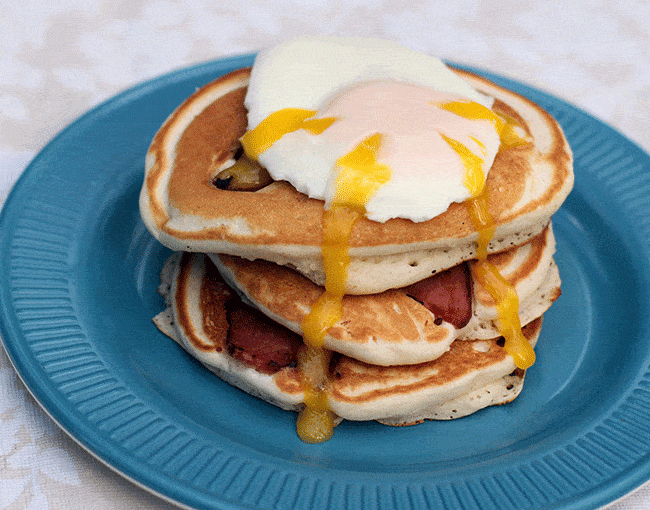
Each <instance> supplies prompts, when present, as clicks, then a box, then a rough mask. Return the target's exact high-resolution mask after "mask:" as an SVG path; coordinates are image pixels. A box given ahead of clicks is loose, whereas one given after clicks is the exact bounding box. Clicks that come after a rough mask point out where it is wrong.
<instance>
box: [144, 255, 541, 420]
mask: <svg viewBox="0 0 650 510" xmlns="http://www.w3.org/2000/svg"><path fill="white" fill-rule="evenodd" d="M160 291H161V293H162V294H163V295H164V297H165V300H166V302H167V303H168V308H167V309H166V310H165V311H163V312H161V313H160V314H159V315H158V316H156V318H155V323H156V324H157V326H158V327H159V329H160V330H161V331H162V332H163V333H165V334H166V335H168V336H170V337H171V338H173V339H174V340H176V341H177V342H178V343H179V344H180V345H181V346H182V347H183V348H184V349H185V350H186V351H187V352H188V353H189V354H191V355H192V356H194V357H195V358H197V359H198V360H199V361H200V362H201V363H203V364H204V365H205V366H206V367H207V368H209V369H210V370H211V371H213V372H214V373H216V374H217V375H219V377H221V378H222V379H224V380H225V381H226V382H228V383H230V384H232V385H234V386H237V387H239V388H241V389H242V390H244V391H246V392H248V393H250V394H251V395H254V396H256V397H258V398H262V399H264V400H266V401H268V402H270V403H272V404H274V405H276V406H279V407H281V408H283V409H289V410H299V409H300V407H301V406H302V403H303V401H304V390H303V382H302V377H301V374H300V371H299V369H298V368H297V367H296V366H293V365H291V364H288V365H287V366H284V367H278V369H277V370H275V371H274V372H273V373H264V372H262V371H260V370H258V369H256V368H254V367H252V366H251V365H249V364H247V363H244V362H242V361H240V360H238V359H235V357H233V356H232V355H231V354H230V353H231V349H230V348H229V345H228V335H229V328H233V327H234V325H233V324H232V318H231V319H230V322H229V320H223V319H224V317H225V314H226V308H227V305H226V304H225V302H226V301H227V300H228V299H233V296H234V294H235V293H234V292H233V291H228V290H227V286H226V285H225V283H224V282H223V280H221V279H220V277H219V273H218V272H217V271H216V268H214V266H212V265H211V263H210V261H209V259H208V258H207V257H206V256H204V255H202V254H190V253H185V254H181V253H176V254H174V255H172V257H170V259H169V260H168V261H167V262H166V264H165V267H164V269H163V272H162V275H161V286H160ZM228 294H229V295H228ZM235 299H236V298H235ZM540 330H541V318H540V319H536V320H535V321H533V322H531V323H530V324H528V325H527V326H526V327H525V328H524V334H525V336H526V337H527V338H528V340H529V341H530V342H531V343H532V344H534V343H535V342H536V340H537V338H538V336H539V333H540ZM523 377H524V371H522V370H519V369H516V367H515V364H514V361H513V360H512V358H511V357H510V356H509V355H508V354H507V353H506V352H505V350H504V349H503V348H502V347H501V346H500V341H499V339H498V338H495V339H490V340H466V341H460V340H459V341H455V342H453V343H452V344H451V346H450V348H449V350H448V351H447V352H445V353H444V354H443V355H441V356H439V357H438V358H437V359H435V360H433V361H429V362H425V363H419V364H413V365H395V366H389V367H386V366H378V365H372V364H368V363H364V362H362V361H359V360H356V359H353V358H351V357H349V356H345V355H340V356H339V355H337V356H335V357H334V358H333V361H332V363H331V365H330V370H329V375H328V380H327V382H326V384H325V391H326V394H327V396H328V400H329V405H330V409H331V410H332V411H333V412H334V413H335V414H336V415H337V416H338V417H339V418H340V419H348V420H379V421H381V422H383V423H387V424H390V425H408V424H413V423H418V422H420V421H422V420H424V419H453V418H458V417H461V416H465V415H467V414H471V413H472V412H475V411H477V410H479V409H481V408H483V407H486V406H488V405H496V404H501V403H506V402H509V401H511V400H512V399H514V398H515V397H516V396H517V395H518V394H519V391H521V387H522V384H523Z"/></svg>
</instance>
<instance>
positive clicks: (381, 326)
mask: <svg viewBox="0 0 650 510" xmlns="http://www.w3.org/2000/svg"><path fill="white" fill-rule="evenodd" d="M554 251H555V240H554V237H553V230H552V228H551V227H550V226H549V227H547V228H546V229H545V230H544V231H543V232H542V233H541V234H539V235H538V236H536V237H535V238H533V239H532V240H531V241H529V242H528V243H526V244H524V245H522V246H520V247H515V248H512V249H510V250H507V251H506V252H503V253H500V254H494V255H490V256H489V257H488V260H489V261H490V262H491V263H493V264H494V265H495V266H496V267H497V268H498V269H499V270H500V271H501V272H502V274H503V275H504V277H505V278H506V279H507V280H508V281H509V282H510V283H511V284H512V285H514V287H515V289H516V290H517V293H518V295H519V299H520V302H521V306H520V308H519V316H520V320H521V323H522V325H525V324H528V323H529V322H532V321H533V320H534V319H536V318H538V317H540V316H541V315H542V314H543V313H544V312H545V311H546V310H547V309H548V308H549V307H550V306H551V304H552V303H553V302H554V301H555V300H556V299H557V297H558V296H559V294H560V280H559V274H558V271H557V267H556V266H555V263H554V262H553V258H552V256H553V253H554ZM210 258H211V259H212V261H213V262H214V263H215V265H216V266H217V267H218V269H219V272H220V273H221V275H222V276H223V278H224V279H225V280H226V281H227V282H228V284H229V285H230V286H231V287H232V288H233V289H235V290H236V291H237V292H238V293H239V294H240V295H241V296H242V297H243V299H244V300H246V301H247V302H250V303H252V304H253V305H254V306H255V308H257V309H259V310H261V311H262V312H263V313H264V314H265V315H267V316H268V317H270V318H271V319H273V320H274V321H275V322H278V323H280V324H282V325H283V326H285V327H287V328H288V329H290V330H291V331H294V332H296V333H298V334H300V335H302V334H303V332H302V330H301V323H302V321H303V319H304V318H305V316H306V315H307V314H308V313H309V310H310V307H311V304H312V303H313V302H314V301H315V300H316V299H317V298H318V296H320V294H321V293H322V291H323V289H322V288H321V287H319V286H317V285H315V284H314V283H313V282H311V281H310V280H308V279H307V278H305V277H304V276H302V275H300V274H299V273H297V272H296V271H293V270H291V269H289V268H287V267H284V266H279V265H277V264H273V263H269V262H266V261H261V260H256V261H248V260H246V259H242V258H240V257H233V256H228V255H210ZM472 311H473V313H472V316H471V319H470V321H469V323H467V325H465V326H463V327H462V328H459V329H457V328H456V327H455V326H454V325H453V324H451V323H449V322H447V321H445V320H443V319H442V318H441V317H440V318H438V317H436V316H435V315H434V314H433V313H432V312H431V311H430V310H429V309H427V308H426V307H425V306H424V305H423V304H422V303H420V302H418V301H416V299H414V298H412V297H410V295H409V289H408V288H402V289H391V290H388V291H384V292H382V293H379V294H372V295H348V296H345V297H344V298H343V317H342V318H341V319H340V320H339V321H338V322H337V323H336V324H335V325H334V326H333V327H332V328H331V329H330V330H329V331H328V333H327V335H326V337H325V344H324V347H325V348H327V349H330V350H333V351H336V352H339V353H342V354H345V355H347V356H350V357H352V358H355V359H358V360H361V361H365V362H367V363H370V364H375V365H402V364H415V363H421V362H425V361H430V360H433V359H436V358H437V357H439V356H441V355H442V354H444V353H445V352H446V351H447V350H448V349H449V346H450V345H451V343H452V342H453V341H454V340H455V339H457V338H463V339H491V338H496V337H498V336H500V333H499V330H498V328H497V325H496V319H497V311H496V305H495V303H494V300H493V299H492V298H491V296H490V295H489V294H488V293H487V291H486V290H485V289H484V288H483V287H482V286H481V285H480V284H479V283H478V282H476V281H473V284H472ZM437 319H438V320H437Z"/></svg>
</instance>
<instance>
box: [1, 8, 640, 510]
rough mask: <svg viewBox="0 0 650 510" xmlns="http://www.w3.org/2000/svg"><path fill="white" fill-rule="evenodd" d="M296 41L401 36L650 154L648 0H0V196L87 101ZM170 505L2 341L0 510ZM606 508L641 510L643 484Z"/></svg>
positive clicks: (2, 197)
mask: <svg viewBox="0 0 650 510" xmlns="http://www.w3.org/2000/svg"><path fill="white" fill-rule="evenodd" d="M302 34H335V35H363V36H377V37H384V38H390V39H396V40H399V41H401V42H403V43H405V44H407V45H409V46H411V47H413V48H415V49H417V50H421V51H425V52H429V53H432V54H436V55H439V56H441V57H445V58H448V59H451V60H454V61H457V62H462V63H467V64H471V65H474V66H477V67H482V68H485V69H488V70H491V71H494V72H496V73H499V74H503V75H506V76H510V77H513V78H515V79H518V80H520V81H523V82H526V83H528V84H530V85H533V86H536V87H539V88H542V89H544V90H546V91H549V92H551V93H553V94H555V95H557V96H559V97H561V98H563V99H565V100H568V101H570V102H572V103H574V104H576V105H578V106H580V107H582V108H583V109H585V110H587V111H588V112H590V113H592V114H594V115H595V116H597V117H598V118H600V119H601V120H604V121H606V122H607V123H609V124H611V125H613V126H614V127H616V128H617V129H619V130H620V131H622V132H623V133H624V134H625V135H626V136H628V137H629V138H631V139H632V140H634V141H636V142H637V143H638V144H640V145H641V146H642V147H644V148H645V150H646V151H650V58H648V55H650V2H646V1H645V0H637V1H630V0H627V1H625V0H619V1H609V0H607V1H588V0H585V1H582V2H578V1H570V0H567V1H525V0H500V1H498V2H495V1H488V0H458V1H456V2H433V1H429V2H426V1H415V0H402V1H399V2H388V1H380V0H375V1H369V2H363V1H360V0H332V1H329V2H328V1H324V0H320V1H317V0H314V1H309V0H294V1H290V0H273V1H271V2H269V1H266V0H221V1H219V2H208V1H207V0H185V1H181V0H176V1H174V0H162V1H157V0H140V1H131V2H123V1H118V0H114V1H111V0H105V1H101V0H66V1H61V2H53V1H50V0H31V1H28V2H3V5H2V6H1V7H0V204H2V202H3V201H4V199H5V198H6V196H7V194H8V192H9V189H10V187H11V185H12V183H13V182H14V181H15V179H16V178H17V177H18V176H19V174H20V172H21V171H22V169H23V168H24V167H25V165H26V164H27V163H28V161H29V160H30V159H31V157H33V156H34V155H35V154H36V153H37V152H38V150H39V149H40V148H42V147H43V146H44V144H45V143H46V142H47V141H48V140H49V139H50V138H51V137H53V136H54V135H55V134H56V133H57V132H58V131H59V130H60V129H62V128H63V127H64V126H65V125H66V124H68V123H69V122H71V121H72V120H74V119H75V118H76V117H77V116H79V115H80V114H81V113H83V112H84V111H86V110H87V109H89V108H90V107H91V106H93V105H95V104H97V103H99V102H101V101H103V100H104V99H107V98H109V97H110V96H112V95H113V94H115V93H116V92H118V91H120V90H123V89H125V88H127V87H129V86H131V85H134V84H136V83H138V82H140V81H142V80H145V79H147V78H150V77H153V76H156V75H159V74H162V73H165V72H167V71H171V70H174V69H177V68H180V67H183V66H186V65H190V64H193V63H196V62H201V61H205V60H210V59H215V58H219V57H223V56H227V55H233V54H238V53H248V52H251V51H255V50H257V49H259V48H261V47H264V46H267V45H271V44H274V43H277V42H279V41H281V40H283V39H286V38H289V37H293V36H297V35H302ZM172 507H173V505H171V504H169V503H167V502H164V501H162V500H160V499H158V498H157V497H155V496H152V495H150V494H148V493H147V492H146V491H144V490H142V489H140V488H137V487H135V486H134V485H132V484H131V483H130V482H128V481H126V480H124V479H122V478H121V477H120V476H119V475H117V474H114V473H113V472H112V471H111V470H110V469H108V468H106V467H105V466H103V465H102V464H101V463H100V462H98V461H96V460H95V459H94V458H93V457H92V456H91V455H89V454H88V453H87V452H85V451H84V450H83V449H82V448H80V447H79V446H78V445H77V444H76V443H75V442H74V441H72V440H71V439H69V438H68V437H67V436H66V435H65V434H64V433H63V432H62V431H60V430H59V429H58V428H57V426H56V425H55V424H54V423H53V422H52V421H51V420H50V419H49V417H48V416H47V415H46V414H45V413H44V412H43V411H42V410H41V409H40V408H39V406H38V404H36V403H35V401H34V400H33V399H32V398H31V396H30V395H29V393H28V392H27V391H26V389H25V388H24V386H23V385H22V383H21V382H20V380H19V379H18V377H17V375H16V374H15V372H14V371H13V369H12V367H11V365H10V363H9V360H8V359H7V356H6V354H5V353H4V351H2V350H0V509H2V510H9V509H11V510H14V509H23V508H28V509H39V510H40V509H52V510H56V509H65V510H72V509H77V508H79V509H81V508H83V509H86V508H92V509H97V510H103V509H111V510H116V509H122V508H123V509H133V508H139V509H155V508H160V509H162V508H172ZM611 508H612V509H616V510H622V509H626V510H629V509H641V508H643V509H648V508H650V484H646V485H644V486H643V487H642V488H640V489H639V490H638V491H636V492H634V493H632V494H630V495H628V496H627V497H625V498H624V499H623V500H621V501H618V502H615V503H614V504H613V505H612V506H611Z"/></svg>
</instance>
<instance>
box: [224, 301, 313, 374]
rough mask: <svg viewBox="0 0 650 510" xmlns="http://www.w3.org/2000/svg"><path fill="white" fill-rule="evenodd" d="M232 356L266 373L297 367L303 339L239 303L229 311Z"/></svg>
mask: <svg viewBox="0 0 650 510" xmlns="http://www.w3.org/2000/svg"><path fill="white" fill-rule="evenodd" d="M228 321H229V322H230V329H229V331H228V339H227V346H228V353H229V354H230V355H231V356H232V357H233V358H235V359H238V360H239V361H241V362H243V363H245V364H247V365H249V366H251V367H253V368H255V369H256V370H257V371H258V372H262V373H264V374H273V373H275V372H277V371H278V370H280V369H281V368H284V367H287V366H295V365H296V356H297V353H298V348H299V347H300V346H301V345H302V338H301V337H300V335H297V334H296V333H294V332H293V331H290V330H288V329H287V328H285V327H284V326H281V325H279V324H277V323H275V322H273V321H272V320H271V319H269V318H268V317H266V316H265V315H264V314H262V313H260V312H258V311H257V310H255V309H253V308H251V307H249V306H246V305H244V304H243V303H241V302H237V304H236V305H235V306H234V307H229V309H228Z"/></svg>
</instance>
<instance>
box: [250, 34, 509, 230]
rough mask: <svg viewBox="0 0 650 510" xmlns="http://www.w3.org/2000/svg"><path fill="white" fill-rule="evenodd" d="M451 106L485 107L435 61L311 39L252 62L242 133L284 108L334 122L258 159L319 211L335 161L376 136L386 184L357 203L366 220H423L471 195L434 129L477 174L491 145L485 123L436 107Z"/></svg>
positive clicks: (490, 155) (358, 43) (366, 42)
mask: <svg viewBox="0 0 650 510" xmlns="http://www.w3.org/2000/svg"><path fill="white" fill-rule="evenodd" d="M382 87H383V88H384V89H385V90H386V91H388V90H390V94H383V93H382ZM395 87H398V88H399V90H396V89H395ZM389 96H390V97H389ZM452 100H471V101H475V102H478V103H480V104H483V105H484V106H487V107H491V105H492V99H491V98H489V97H487V96H484V95H483V94H480V93H479V92H477V91H476V90H474V89H473V88H472V87H471V86H470V85H469V84H468V83H467V82H465V81H464V80H462V79H461V78H460V77H459V76H458V75H456V74H455V73H453V72H452V71H451V70H450V69H449V68H447V67H446V66H445V65H444V64H443V63H442V62H441V61H440V60H438V59H436V58H433V57H430V56H428V55H424V54H421V53H418V52H416V51H413V50H410V49H408V48H405V47H403V46H401V45H399V44H397V43H394V42H391V41H384V40H379V39H364V38H330V37H312V38H299V39H294V40H291V41H288V42H286V43H283V44H280V45H279V46H276V47H274V48H271V49H270V50H267V51H265V52H262V53H261V54H260V55H259V56H258V58H257V59H256V61H255V65H254V67H253V70H252V74H251V81H250V84H249V88H248V92H247V95H246V107H247V108H248V121H249V129H252V128H254V127H255V126H257V124H259V122H261V121H262V120H263V119H264V118H266V117H267V116H268V115H270V114H271V113H273V112H275V111H278V110H280V109H283V108H305V109H310V110H316V111H317V112H318V113H317V115H316V116H317V117H329V116H334V117H336V118H337V121H336V122H334V123H333V124H332V125H331V126H330V127H329V128H327V129H326V130H325V131H324V132H323V133H321V134H320V135H314V134H311V133H309V132H307V131H305V130H302V129H300V130H298V131H294V132H291V133H287V134H285V135H284V136H282V138H280V140H278V141H277V142H275V143H274V144H273V145H272V146H271V147H270V148H269V149H267V150H266V151H265V152H263V153H262V154H261V155H260V156H259V162H260V163H261V164H262V165H263V166H264V167H265V168H266V169H267V170H268V171H269V173H270V174H271V176H272V177H273V178H274V179H275V180H286V181H288V182H290V183H291V184H292V185H293V186H294V187H295V188H296V189H297V190H298V191H300V192H301V193H304V194H306V195H308V196H309V197H311V198H316V199H321V200H325V202H326V206H327V205H329V203H330V202H331V200H332V198H333V192H334V180H335V178H336V175H337V174H338V171H339V169H337V167H336V161H337V159H338V158H340V157H342V156H344V155H345V154H347V153H348V152H350V151H351V150H352V149H353V148H354V147H355V146H356V145H357V144H358V143H360V142H361V141H362V140H363V139H364V138H366V137H367V136H370V135H372V134H374V133H382V134H383V135H384V138H383V143H382V146H381V148H380V150H379V152H378V155H377V159H378V161H379V162H380V163H385V164H387V165H389V166H390V168H391V179H390V181H389V182H388V183H386V184H384V185H383V186H382V187H381V188H380V189H379V190H378V191H377V192H376V193H375V195H374V196H373V197H372V198H371V199H370V200H369V202H368V203H367V204H366V211H367V213H366V216H367V217H368V218H370V219H371V220H374V221H380V222H383V221H386V220H388V219H391V218H406V219H410V220H413V221H425V220H428V219H431V218H433V217H435V216H437V215H439V214H441V213H443V212H444V211H445V210H446V209H447V208H448V207H449V205H450V204H451V203H452V202H462V201H464V200H466V199H467V198H469V196H470V193H469V190H468V189H467V187H466V186H465V184H464V175H465V168H464V166H463V163H462V161H461V160H460V158H459V156H458V154H457V153H456V152H455V151H454V150H453V149H452V148H451V147H450V146H449V144H448V143H447V142H445V141H444V140H443V139H442V137H441V135H440V133H441V132H444V133H445V135H446V136H448V137H450V138H452V139H454V140H457V141H459V142H461V143H463V144H464V145H466V146H467V148H468V149H470V150H471V151H472V152H473V153H475V154H477V155H479V156H480V157H481V158H482V159H483V164H482V167H483V171H484V173H485V175H487V172H488V171H489V168H490V167H491V166H492V162H493V160H494V157H495V155H496V153H497V151H498V148H499V136H498V133H497V132H496V130H495V129H494V127H493V126H492V124H491V123H490V122H489V121H481V120H478V121H477V120H468V119H464V118H462V117H459V116H458V115H455V114H453V113H451V112H448V111H446V110H442V109H440V108H438V107H436V106H435V103H436V102H440V101H452ZM475 140H479V141H480V142H481V144H482V146H479V145H478V144H477V143H476V141H475Z"/></svg>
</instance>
